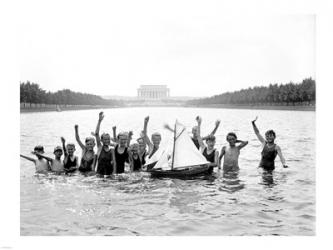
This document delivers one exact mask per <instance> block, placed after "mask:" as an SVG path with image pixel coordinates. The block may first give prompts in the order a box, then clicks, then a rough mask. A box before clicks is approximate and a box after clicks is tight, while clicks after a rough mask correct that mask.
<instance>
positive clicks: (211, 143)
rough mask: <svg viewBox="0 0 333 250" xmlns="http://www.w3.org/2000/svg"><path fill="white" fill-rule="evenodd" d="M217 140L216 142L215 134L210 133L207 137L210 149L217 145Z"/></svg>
mask: <svg viewBox="0 0 333 250" xmlns="http://www.w3.org/2000/svg"><path fill="white" fill-rule="evenodd" d="M215 142H216V138H215V135H209V136H208V137H207V138H206V143H207V146H208V148H209V149H212V148H214V146H215Z"/></svg>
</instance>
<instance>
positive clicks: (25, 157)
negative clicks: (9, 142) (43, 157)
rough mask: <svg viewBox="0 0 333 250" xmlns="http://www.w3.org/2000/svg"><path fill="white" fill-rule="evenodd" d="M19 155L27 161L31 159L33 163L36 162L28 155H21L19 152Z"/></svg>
mask: <svg viewBox="0 0 333 250" xmlns="http://www.w3.org/2000/svg"><path fill="white" fill-rule="evenodd" d="M20 156H21V157H22V158H24V159H26V160H28V161H32V162H34V163H35V162H36V160H35V159H34V158H31V157H29V156H25V155H21V154H20Z"/></svg>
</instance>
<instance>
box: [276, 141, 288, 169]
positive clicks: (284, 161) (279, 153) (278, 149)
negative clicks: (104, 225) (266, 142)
mask: <svg viewBox="0 0 333 250" xmlns="http://www.w3.org/2000/svg"><path fill="white" fill-rule="evenodd" d="M276 151H277V153H278V156H279V158H280V160H281V163H282V165H283V167H284V168H287V167H288V166H287V165H286V160H285V159H284V157H283V155H282V151H281V148H280V147H279V146H278V145H276Z"/></svg>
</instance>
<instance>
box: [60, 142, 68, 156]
mask: <svg viewBox="0 0 333 250" xmlns="http://www.w3.org/2000/svg"><path fill="white" fill-rule="evenodd" d="M60 139H61V144H62V149H63V150H64V156H65V158H66V157H67V156H68V153H67V149H66V140H65V138H64V137H60Z"/></svg>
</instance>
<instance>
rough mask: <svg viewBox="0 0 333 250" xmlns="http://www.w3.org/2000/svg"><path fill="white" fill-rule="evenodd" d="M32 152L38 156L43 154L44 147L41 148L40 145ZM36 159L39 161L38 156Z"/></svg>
mask: <svg viewBox="0 0 333 250" xmlns="http://www.w3.org/2000/svg"><path fill="white" fill-rule="evenodd" d="M34 152H35V153H38V154H44V147H43V146H41V145H37V146H36V147H35V148H34ZM37 158H38V159H41V157H40V156H37Z"/></svg>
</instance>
